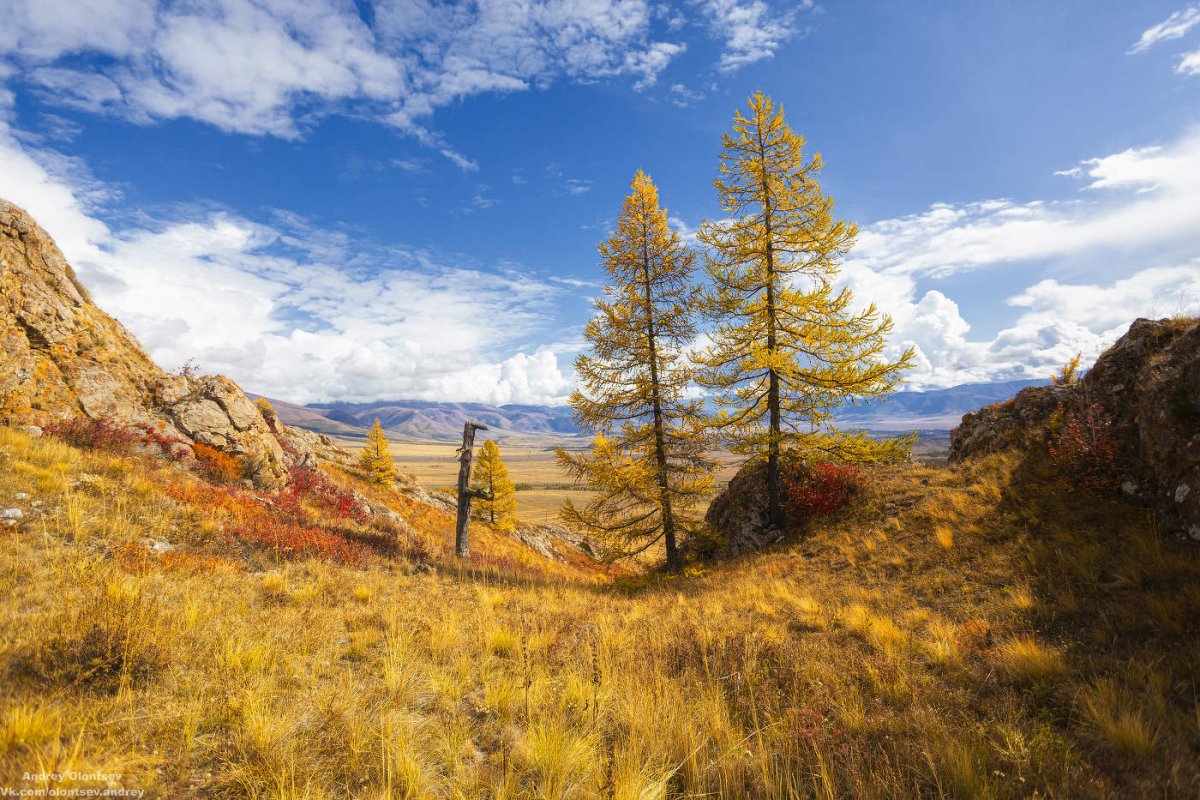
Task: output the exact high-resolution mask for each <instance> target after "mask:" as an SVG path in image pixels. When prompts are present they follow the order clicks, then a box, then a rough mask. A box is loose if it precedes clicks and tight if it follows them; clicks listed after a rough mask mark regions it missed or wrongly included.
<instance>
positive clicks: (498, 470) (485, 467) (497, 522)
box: [471, 439, 517, 532]
mask: <svg viewBox="0 0 1200 800" xmlns="http://www.w3.org/2000/svg"><path fill="white" fill-rule="evenodd" d="M471 487H472V488H473V489H479V490H482V491H484V492H487V493H488V496H486V497H480V498H478V499H477V500H476V501H475V505H474V507H473V510H474V512H475V514H476V516H479V517H481V518H482V519H486V520H487V521H488V522H489V523H490V524H491V525H493V526H494V527H496V528H499V529H500V530H502V531H509V532H511V531H513V530H514V529H515V528H516V527H517V487H516V486H515V485H514V484H513V482H512V479H511V478H509V477H508V467H507V466H506V465H505V463H504V460H503V459H502V458H501V457H500V447H499V445H497V444H496V443H495V442H493V441H492V440H491V439H488V440H487V441H485V442H484V443H483V447H482V448H481V449H480V451H479V460H478V461H477V462H475V472H474V473H473V474H472V476H471Z"/></svg>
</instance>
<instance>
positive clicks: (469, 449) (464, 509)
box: [454, 421, 492, 558]
mask: <svg viewBox="0 0 1200 800" xmlns="http://www.w3.org/2000/svg"><path fill="white" fill-rule="evenodd" d="M486 430H487V426H486V425H482V424H480V423H478V422H470V421H468V422H466V423H464V424H463V443H462V447H461V448H459V450H458V525H457V526H456V528H455V538H454V550H455V552H456V553H457V554H458V557H459V558H468V557H469V556H470V555H471V545H470V543H469V542H468V541H467V525H468V523H469V522H470V520H471V501H472V500H473V499H475V498H476V497H480V498H483V499H484V500H491V499H492V493H491V492H489V491H487V490H486V489H472V488H471V458H472V456H473V455H474V450H475V431H486Z"/></svg>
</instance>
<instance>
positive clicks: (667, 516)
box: [642, 222, 680, 572]
mask: <svg viewBox="0 0 1200 800" xmlns="http://www.w3.org/2000/svg"><path fill="white" fill-rule="evenodd" d="M649 235H650V233H649V231H648V230H646V223H645V222H643V223H642V282H643V287H644V289H645V292H646V338H647V344H648V346H649V350H650V397H651V401H652V404H653V406H654V460H655V462H656V466H657V468H658V497H659V500H658V502H659V507H660V509H661V511H662V523H663V543H664V544H665V545H666V548H667V570H668V571H669V572H678V571H679V568H680V563H679V548H678V546H677V544H676V542H675V515H674V513H672V511H671V489H670V484H669V483H668V481H667V443H666V436H665V434H664V432H663V415H662V397H661V394H660V387H659V382H658V344H657V342H656V341H655V338H656V333H655V329H654V296H653V294H652V292H651V289H650V252H649V250H648V248H647V244H646V239H647V238H648V237H649Z"/></svg>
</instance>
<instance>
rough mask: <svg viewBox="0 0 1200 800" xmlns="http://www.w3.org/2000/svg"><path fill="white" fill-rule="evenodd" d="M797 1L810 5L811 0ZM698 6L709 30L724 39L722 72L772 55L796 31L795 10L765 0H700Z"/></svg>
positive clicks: (806, 6) (733, 69)
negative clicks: (783, 8) (784, 8)
mask: <svg viewBox="0 0 1200 800" xmlns="http://www.w3.org/2000/svg"><path fill="white" fill-rule="evenodd" d="M796 5H797V7H798V8H801V9H807V8H810V7H811V6H812V3H811V0H803V2H800V3H798V4H796ZM699 6H700V10H701V12H702V13H703V15H704V17H705V19H706V20H707V24H708V28H709V32H710V33H711V34H712V36H713V37H714V38H720V39H722V40H723V41H724V43H725V50H724V52H723V53H722V54H721V60H720V62H719V63H718V64H717V68H718V69H720V70H721V71H722V72H733V71H735V70H738V69H740V68H741V67H744V66H746V65H747V64H753V63H754V62H756V61H762V60H764V59H767V58H771V57H772V56H774V55H775V52H776V51H777V50H778V49H779V48H780V47H782V46H783V44H784V43H786V42H787V41H788V40H789V39H791V38H792V37H793V36H795V35H796V33H797V29H796V10H795V9H788V10H786V11H778V10H776V9H774V8H772V7H771V6H770V5H769V4H768V3H767V2H766V0H700V3H699Z"/></svg>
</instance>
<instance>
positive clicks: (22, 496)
mask: <svg viewBox="0 0 1200 800" xmlns="http://www.w3.org/2000/svg"><path fill="white" fill-rule="evenodd" d="M15 497H16V498H17V499H18V500H28V499H29V492H17V493H16V495H15Z"/></svg>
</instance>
